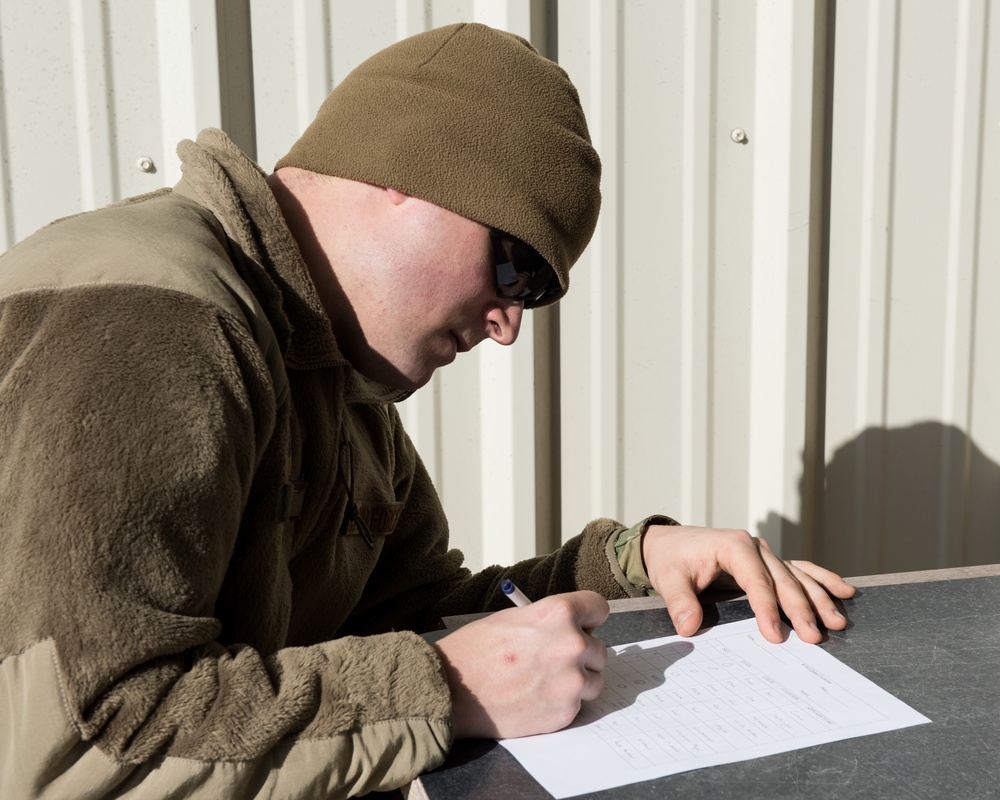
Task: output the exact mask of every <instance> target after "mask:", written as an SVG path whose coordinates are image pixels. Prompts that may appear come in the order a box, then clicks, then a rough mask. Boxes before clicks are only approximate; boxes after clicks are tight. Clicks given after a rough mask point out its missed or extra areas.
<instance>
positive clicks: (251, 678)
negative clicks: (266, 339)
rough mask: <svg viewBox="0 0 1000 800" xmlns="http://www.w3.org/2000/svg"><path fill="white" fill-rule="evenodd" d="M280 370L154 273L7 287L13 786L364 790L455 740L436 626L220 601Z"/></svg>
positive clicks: (7, 617)
mask: <svg viewBox="0 0 1000 800" xmlns="http://www.w3.org/2000/svg"><path fill="white" fill-rule="evenodd" d="M179 318H180V319H182V320H184V321H183V322H182V323H179V322H178V319H179ZM263 374H266V367H264V365H262V364H261V363H259V353H258V352H257V351H256V350H255V347H254V344H253V341H252V340H251V338H250V336H249V334H248V332H247V331H246V330H245V329H244V328H242V327H241V326H240V324H238V322H236V321H234V320H232V319H226V318H224V317H223V316H220V315H219V314H217V313H215V311H214V310H213V309H212V308H211V307H209V306H208V305H207V304H204V303H201V302H200V301H196V300H194V299H193V298H190V297H187V296H184V295H179V294H177V293H171V292H165V291H162V290H158V289H156V288H155V287H134V286H132V287H128V286H105V287H98V288H94V287H80V288H78V289H73V290H62V291H60V292H53V293H49V292H44V291H37V292H25V293H22V294H20V295H18V296H16V297H12V298H7V299H6V300H5V301H4V302H3V304H2V305H0V741H2V742H3V746H2V747H0V786H2V792H0V794H3V796H4V797H18V798H34V797H70V796H71V797H82V796H86V797H91V798H100V797H105V796H114V797H116V798H117V797H179V796H183V797H185V798H202V797H203V798H218V797H231V798H236V797H257V796H266V797H272V796H281V797H309V798H320V797H347V796H351V795H355V794H364V793H366V792H368V791H372V790H377V789H385V788H391V787H394V786H399V785H401V784H403V783H405V782H406V781H407V780H409V779H410V778H412V777H413V776H414V775H415V774H417V773H419V772H420V771H422V770H425V769H429V768H432V767H434V766H436V765H437V764H439V763H440V762H441V761H442V760H443V758H444V754H445V752H446V751H447V748H448V746H449V744H450V736H451V730H450V699H449V697H448V693H447V684H446V682H445V680H444V676H443V673H442V671H441V665H440V662H439V660H438V658H437V657H436V655H435V653H434V651H433V649H432V648H431V647H430V646H429V645H427V644H426V643H425V642H423V641H422V640H421V639H420V638H419V637H417V636H415V635H414V634H412V633H387V634H385V635H384V636H378V637H370V638H366V639H357V638H344V639H338V640H336V641H332V642H324V643H321V644H318V645H315V646H310V647H301V648H284V649H281V648H278V649H274V650H273V651H271V650H268V649H266V648H260V647H255V646H254V645H253V644H252V643H251V644H248V643H242V642H238V641H230V640H229V638H228V637H227V635H226V630H225V625H224V623H223V621H221V620H220V619H219V618H218V617H217V616H216V613H215V607H216V599H217V597H218V596H219V593H220V591H221V590H222V588H223V585H224V583H225V580H226V575H227V570H228V569H229V568H230V565H231V563H232V562H233V560H234V559H235V558H237V557H238V556H239V551H240V548H241V546H242V542H241V538H240V520H241V519H242V518H243V516H244V513H245V512H246V509H247V504H248V502H250V498H251V495H252V492H253V490H254V489H255V487H254V475H255V471H256V469H257V467H258V465H259V464H260V462H261V459H262V458H264V456H265V454H266V453H267V451H268V447H269V444H270V442H271V439H272V436H273V435H274V431H275V415H276V413H278V410H277V409H276V407H275V402H274V397H273V393H272V392H271V391H270V389H269V387H268V385H267V382H266V381H262V380H261V379H260V378H259V377H257V378H255V379H250V377H249V376H251V375H253V376H260V375H263ZM269 579H270V580H273V581H274V582H276V583H275V585H270V586H264V587H262V590H267V591H273V592H275V593H276V594H279V595H280V594H281V593H282V592H288V593H289V595H290V592H291V587H290V586H283V585H282V584H281V581H282V580H283V578H282V573H281V572H280V571H276V572H275V573H274V575H273V576H269ZM289 602H290V601H289ZM273 624H274V625H276V626H279V627H280V625H281V624H282V619H281V618H280V616H279V617H278V618H276V619H275V620H274V621H273ZM276 638H279V639H280V636H278V637H276Z"/></svg>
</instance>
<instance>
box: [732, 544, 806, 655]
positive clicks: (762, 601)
mask: <svg viewBox="0 0 1000 800" xmlns="http://www.w3.org/2000/svg"><path fill="white" fill-rule="evenodd" d="M721 565H722V568H723V569H724V570H725V571H726V572H728V573H729V574H730V575H732V576H733V579H734V580H735V581H736V583H737V584H738V585H739V586H740V587H741V588H742V589H743V591H744V592H745V593H746V596H747V601H748V602H749V603H750V608H751V609H752V610H753V612H754V616H755V617H756V618H757V627H758V629H759V630H760V632H761V634H763V636H764V638H765V639H767V640H768V641H769V642H774V643H779V642H781V641H783V640H784V638H785V637H784V631H783V629H782V622H781V614H780V612H779V607H778V603H779V593H778V589H777V586H776V585H775V575H774V570H773V568H774V567H778V568H779V571H778V575H777V578H778V580H781V579H782V575H781V572H782V571H783V572H784V573H785V575H787V574H788V571H787V569H785V568H784V565H783V563H782V562H781V560H780V559H778V558H777V557H776V556H775V555H774V554H773V553H771V549H770V547H768V545H767V542H766V541H764V540H763V539H757V538H755V537H751V536H749V535H746V536H744V537H740V538H739V539H737V540H736V542H735V544H734V546H733V548H732V549H731V550H730V551H729V552H728V553H727V554H726V556H725V558H724V560H723V561H722V564H721ZM790 599H791V600H792V601H793V602H794V597H792V598H790ZM802 601H803V604H804V605H806V606H808V603H807V602H806V601H805V598H804V596H803V597H802ZM786 612H787V609H786ZM810 613H811V612H810Z"/></svg>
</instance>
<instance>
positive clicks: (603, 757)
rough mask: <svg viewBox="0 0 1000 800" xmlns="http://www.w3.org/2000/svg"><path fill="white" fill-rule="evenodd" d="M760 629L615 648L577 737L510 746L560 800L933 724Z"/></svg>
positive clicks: (797, 644) (810, 648)
mask: <svg viewBox="0 0 1000 800" xmlns="http://www.w3.org/2000/svg"><path fill="white" fill-rule="evenodd" d="M786 633H787V637H788V638H787V639H786V641H785V642H784V643H783V644H777V645H776V644H771V643H770V642H768V641H767V640H766V639H765V638H764V637H763V636H761V634H760V631H758V630H757V623H756V622H755V621H754V620H752V619H749V620H744V621H742V622H731V623H729V624H726V625H718V626H716V627H714V628H711V629H708V630H706V631H703V632H701V633H699V634H698V635H697V636H695V637H692V638H688V639H685V638H682V637H680V636H668V637H665V638H663V639H651V640H649V641H646V642H636V643H634V644H627V645H620V646H617V647H611V648H608V653H609V656H610V658H609V660H608V666H607V669H606V670H605V676H604V692H603V693H602V694H601V696H600V697H599V698H598V699H597V700H595V701H592V702H587V703H584V705H583V708H582V709H581V711H580V715H579V716H578V717H577V719H576V721H575V722H574V723H573V724H572V725H571V726H570V727H568V728H566V729H564V730H562V731H558V732H556V733H549V734H543V735H539V736H529V737H525V738H522V739H505V740H502V741H501V742H500V744H502V745H503V746H504V747H505V748H507V749H508V750H509V751H510V752H511V754H512V755H513V756H514V757H515V758H517V760H518V761H520V762H521V764H522V766H524V768H525V769H527V770H528V772H530V773H531V775H532V776H533V777H534V778H535V780H537V781H538V782H539V783H541V784H542V786H544V787H545V789H546V790H547V791H548V792H550V793H551V794H552V795H553V796H554V797H556V798H566V797H573V796H574V795H578V794H584V793H586V792H595V791H599V790H601V789H608V788H611V787H613V786H624V785H626V784H629V783H636V782H638V781H645V780H651V779H652V778H660V777H663V776H665V775H673V774H675V773H678V772H685V771H687V770H691V769H698V768H701V767H710V766H715V765H717V764H728V763H732V762H734V761H743V760H746V759H750V758H758V757H760V756H766V755H773V754H775V753H784V752H787V751H789V750H796V749H798V748H801V747H811V746H813V745H817V744H823V743H824V742H834V741H838V740H840V739H850V738H852V737H855V736H865V735H867V734H871V733H879V732H882V731H889V730H895V729H896V728H905V727H908V726H910V725H920V724H923V723H926V722H930V720H929V719H927V717H925V716H923V715H922V714H919V713H918V712H916V711H914V710H913V709H912V708H910V707H909V706H907V705H906V704H905V703H902V702H901V701H899V700H897V699H896V698H895V697H893V696H892V695H890V694H889V693H888V692H886V691H884V690H883V689H881V688H879V687H878V686H876V685H875V684H874V683H872V682H871V681H869V680H868V679H867V678H865V677H863V676H862V675H860V674H858V673H857V672H855V671H854V670H853V669H851V668H850V667H848V666H847V665H846V664H844V663H843V662H841V661H838V660H837V659H836V658H834V657H833V656H831V655H830V654H829V653H827V652H826V651H825V650H822V649H820V648H819V647H816V646H815V645H808V644H805V643H803V642H802V641H801V640H800V639H799V638H798V637H797V636H796V635H795V632H794V631H786Z"/></svg>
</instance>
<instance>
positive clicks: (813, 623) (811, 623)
mask: <svg viewBox="0 0 1000 800" xmlns="http://www.w3.org/2000/svg"><path fill="white" fill-rule="evenodd" d="M809 627H810V628H812V629H813V630H814V631H818V630H819V626H818V625H817V624H816V623H815V622H810V623H809Z"/></svg>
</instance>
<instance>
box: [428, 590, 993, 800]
mask: <svg viewBox="0 0 1000 800" xmlns="http://www.w3.org/2000/svg"><path fill="white" fill-rule="evenodd" d="M705 610H706V624H709V625H711V624H718V623H721V622H732V621H736V620H740V619H746V618H748V617H751V616H752V614H751V612H750V608H749V605H748V604H747V603H746V601H745V600H736V601H729V602H720V603H715V604H710V605H707V606H706V609H705ZM844 610H845V613H846V615H847V617H848V619H849V620H850V626H849V627H848V629H847V630H845V631H837V632H831V633H830V634H829V635H828V637H827V640H826V641H825V642H824V643H823V644H821V645H819V646H820V647H823V648H824V649H825V650H827V651H829V652H830V653H831V654H832V655H834V656H836V657H837V658H838V659H840V660H841V661H843V662H844V663H845V664H847V665H848V666H850V667H852V668H853V669H855V670H856V671H857V672H859V673H861V674H862V675H864V676H865V677H867V678H869V679H870V680H872V681H873V682H874V683H876V684H878V685H879V686H881V687H882V688H883V689H885V690H886V691H888V692H890V693H891V694H893V695H895V696H896V697H898V698H899V699H900V700H902V701H903V702H904V703H906V704H907V705H909V706H911V707H912V708H914V709H916V710H917V711H919V712H920V713H921V714H924V715H925V716H927V717H929V718H930V720H931V724H929V725H918V726H915V727H910V728H904V729H902V730H896V731H889V732H887V733H881V734H877V735H874V736H865V737H860V738H855V739H847V740H845V741H840V742H832V743H829V744H824V745H821V746H817V747H809V748H804V749H801V750H794V751H792V752H788V753H781V754H778V755H774V756H767V757H765V758H758V759H753V760H750V761H742V762H739V763H736V764H726V765H722V766H717V767H711V768H708V769H701V770H694V771H691V772H686V773H682V774H679V775H671V776H668V777H665V778H659V779H656V780H652V781H646V782H643V783H637V784H631V785H628V786H623V787H620V788H616V789H609V790H604V791H600V792H594V793H590V794H585V795H580V797H581V798H588V800H597V798H600V799H601V800H611V799H612V798H615V799H616V800H617V799H621V798H629V800H632V799H633V798H642V799H645V798H658V799H659V798H664V797H670V798H712V800H724V799H725V798H734V799H735V798H739V800H747V799H748V798H767V799H768V800H775V799H776V798H803V797H808V798H810V800H813V799H814V798H816V799H819V798H836V800H848V799H849V798H865V800H869V799H870V798H882V797H885V798H900V797H902V798H938V797H943V798H958V797H961V798H993V797H1000V575H996V574H993V575H985V576H980V577H969V578H964V579H961V580H938V581H929V582H921V583H900V584H893V585H881V586H879V585H873V586H864V587H863V588H860V589H859V590H858V593H857V595H856V596H855V597H854V598H852V599H850V600H848V601H845V602H844ZM674 633H675V631H674V629H673V625H672V624H671V622H670V618H669V617H668V616H667V613H666V611H665V610H664V609H663V608H640V609H638V610H623V611H619V612H618V613H614V614H612V615H611V616H610V617H609V618H608V621H607V623H605V625H603V626H602V627H601V628H599V629H598V631H597V636H599V637H600V638H601V639H603V640H604V642H605V643H606V644H608V645H616V644H625V643H628V642H634V641H641V640H644V639H652V638H657V637H661V636H669V635H672V634H674ZM550 797H551V795H549V793H548V792H546V791H545V790H544V789H543V788H542V787H541V786H540V785H539V784H538V783H537V782H536V781H535V780H534V779H533V778H532V777H531V776H530V775H529V774H528V773H527V772H526V771H525V770H524V769H523V768H522V767H521V766H520V764H519V763H518V762H517V761H516V760H515V759H514V757H513V756H511V755H510V754H509V753H508V752H507V751H506V750H505V749H504V748H503V747H501V746H499V745H498V744H497V743H496V742H495V741H492V740H489V741H487V740H468V741H461V742H457V743H456V745H455V746H454V747H453V748H452V752H451V754H450V755H449V757H448V760H447V761H446V762H445V764H444V765H443V766H442V767H440V768H439V769H437V770H435V771H433V772H429V773H427V774H425V775H422V776H421V777H420V778H419V779H418V780H417V781H415V782H414V784H413V785H412V786H411V790H410V800H418V799H419V800H423V798H428V800H446V799H448V800H450V799H451V798H461V799H462V800H487V799H489V800H494V799H495V798H510V799H511V800H513V799H514V798H516V799H517V800H548V798H550Z"/></svg>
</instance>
